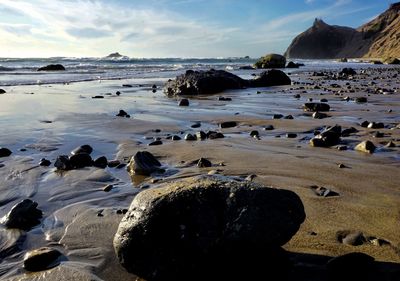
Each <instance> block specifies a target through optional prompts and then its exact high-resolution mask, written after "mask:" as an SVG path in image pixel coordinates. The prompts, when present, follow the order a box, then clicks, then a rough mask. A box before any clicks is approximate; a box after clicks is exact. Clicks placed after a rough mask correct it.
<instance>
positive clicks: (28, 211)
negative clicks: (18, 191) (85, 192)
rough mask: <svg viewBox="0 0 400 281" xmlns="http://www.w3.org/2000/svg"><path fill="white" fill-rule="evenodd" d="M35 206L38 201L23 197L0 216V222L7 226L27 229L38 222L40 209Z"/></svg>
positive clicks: (40, 214)
mask: <svg viewBox="0 0 400 281" xmlns="http://www.w3.org/2000/svg"><path fill="white" fill-rule="evenodd" d="M37 206H38V203H36V202H34V201H32V200H30V199H25V200H23V201H21V202H19V203H18V204H16V205H15V206H14V207H12V208H11V210H10V212H8V214H7V215H5V216H4V217H3V218H1V220H0V222H1V223H2V224H4V225H5V226H6V227H7V228H18V229H21V230H29V229H31V228H32V227H34V226H35V225H38V224H40V219H41V218H42V211H41V210H39V209H37Z"/></svg>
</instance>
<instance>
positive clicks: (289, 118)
mask: <svg viewBox="0 0 400 281" xmlns="http://www.w3.org/2000/svg"><path fill="white" fill-rule="evenodd" d="M283 119H286V120H293V119H294V117H293V115H286V116H285V117H283Z"/></svg>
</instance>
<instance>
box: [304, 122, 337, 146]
mask: <svg viewBox="0 0 400 281" xmlns="http://www.w3.org/2000/svg"><path fill="white" fill-rule="evenodd" d="M341 135H342V127H341V126H339V125H335V126H332V127H328V128H327V129H325V130H324V131H323V132H322V133H320V134H319V135H317V136H316V137H315V138H312V139H311V141H310V145H311V146H314V147H330V146H334V145H337V144H339V142H340V137H341Z"/></svg>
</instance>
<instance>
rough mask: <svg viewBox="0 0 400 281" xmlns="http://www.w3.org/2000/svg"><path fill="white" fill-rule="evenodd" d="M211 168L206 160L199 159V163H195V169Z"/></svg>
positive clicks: (209, 162)
mask: <svg viewBox="0 0 400 281" xmlns="http://www.w3.org/2000/svg"><path fill="white" fill-rule="evenodd" d="M211 166H212V163H211V161H210V160H208V159H206V158H200V159H199V162H197V167H199V168H208V167H211Z"/></svg>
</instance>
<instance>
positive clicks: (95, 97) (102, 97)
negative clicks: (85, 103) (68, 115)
mask: <svg viewBox="0 0 400 281" xmlns="http://www.w3.org/2000/svg"><path fill="white" fill-rule="evenodd" d="M92 99H104V96H93V97H92Z"/></svg>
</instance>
